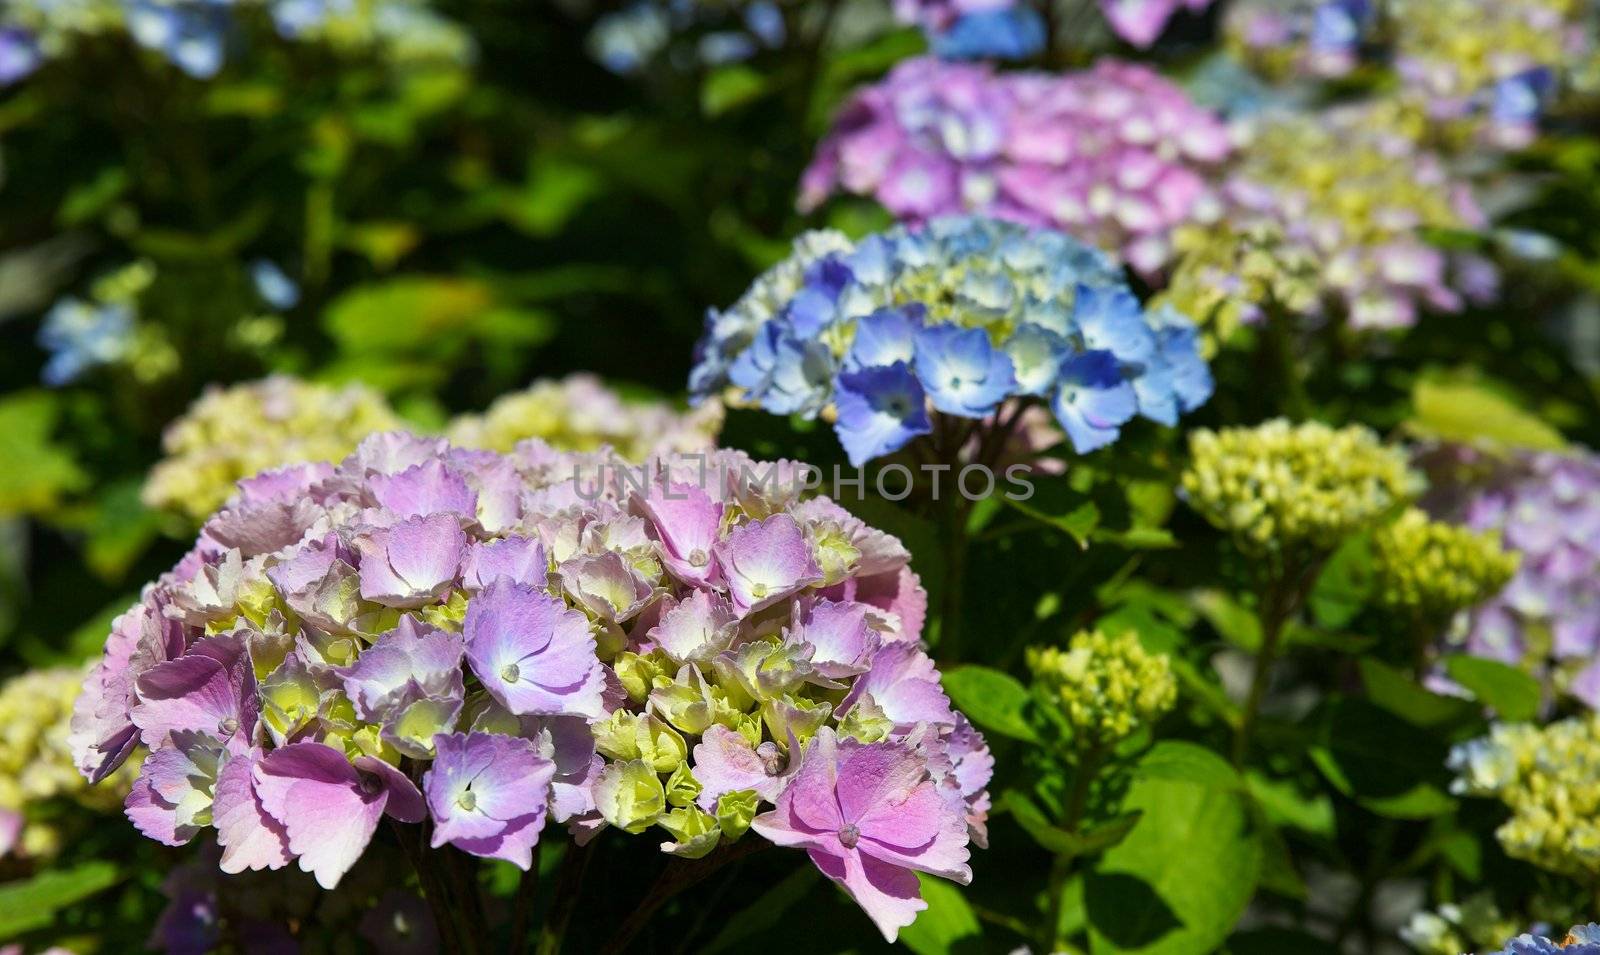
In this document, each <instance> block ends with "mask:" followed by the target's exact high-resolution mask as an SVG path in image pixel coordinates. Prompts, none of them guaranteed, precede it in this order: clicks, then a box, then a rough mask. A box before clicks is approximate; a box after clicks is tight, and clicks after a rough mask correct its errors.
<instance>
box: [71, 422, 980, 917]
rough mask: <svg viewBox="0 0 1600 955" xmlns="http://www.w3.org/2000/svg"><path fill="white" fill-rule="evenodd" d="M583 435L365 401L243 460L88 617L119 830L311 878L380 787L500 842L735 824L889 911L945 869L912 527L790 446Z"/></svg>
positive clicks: (948, 805) (328, 870)
mask: <svg viewBox="0 0 1600 955" xmlns="http://www.w3.org/2000/svg"><path fill="white" fill-rule="evenodd" d="M614 462H615V459H613V458H611V457H610V456H609V454H605V453H602V454H599V455H596V456H582V455H573V454H563V453H559V452H555V451H553V450H551V449H550V448H549V447H548V446H546V445H544V444H542V443H539V442H525V443H523V444H520V445H518V446H517V448H516V449H515V450H514V451H513V452H512V453H511V454H509V455H500V454H496V453H494V452H489V451H474V450H466V449H456V448H452V447H450V446H449V444H448V443H446V442H445V441H443V440H442V439H429V438H419V437H415V436H411V435H408V434H405V433H398V432H391V433H383V434H378V435H374V436H372V437H369V438H368V439H366V440H365V441H363V442H362V443H361V445H360V447H358V448H357V449H356V451H355V452H353V453H352V454H351V455H350V456H349V457H348V458H346V459H345V460H344V461H343V462H342V463H341V464H339V465H338V466H332V465H327V464H310V465H299V466H294V467H290V468H285V469H282V470H278V471H269V472H266V473H264V474H261V475H259V476H256V477H254V478H251V479H249V480H247V481H244V482H241V484H240V486H239V492H238V494H237V495H236V496H235V497H233V498H232V499H230V501H229V502H228V503H227V504H226V505H225V506H224V507H223V508H222V509H221V510H220V511H218V512H217V514H216V515H215V516H213V517H212V518H211V520H209V521H208V522H207V523H206V525H205V528H204V530H203V531H202V532H201V535H200V539H199V541H198V542H197V544H196V545H195V547H194V549H193V550H192V551H191V552H190V553H189V554H188V555H187V556H186V557H185V558H184V559H183V560H182V561H180V562H179V564H178V565H177V566H176V567H175V568H174V569H173V570H172V571H170V572H169V573H167V574H165V575H163V576H162V577H161V578H160V579H159V580H158V581H156V582H155V583H154V584H152V585H151V586H150V587H149V588H147V589H146V592H145V594H144V596H143V598H142V599H141V601H140V603H139V604H138V605H137V606H135V607H134V608H133V609H131V610H130V611H128V612H127V613H126V614H124V615H123V616H122V617H120V618H118V619H117V621H116V622H115V624H114V625H113V628H112V633H111V637H110V639H109V641H108V642H107V644H106V649H105V654H104V656H103V658H102V660H101V662H100V663H99V664H98V665H97V666H96V667H95V668H94V670H93V671H92V673H91V674H90V676H89V678H88V679H87V680H86V682H85V683H84V690H83V694H82V696H81V697H80V698H79V700H78V703H77V707H76V710H75V714H74V718H73V736H72V745H73V752H74V755H75V757H76V759H77V764H78V768H79V769H80V770H81V771H82V772H83V773H84V775H85V776H86V777H88V778H89V779H90V780H91V781H98V780H100V779H103V778H105V777H106V776H107V775H109V774H111V773H113V772H115V771H116V770H117V768H118V767H119V766H120V765H121V764H122V763H123V762H124V761H125V760H126V759H127V757H128V755H129V754H130V752H132V750H133V749H134V748H135V747H136V746H138V745H141V744H142V745H144V746H146V747H148V748H149V750H150V755H149V756H148V757H147V758H146V760H145V763H144V767H143V769H142V770H141V772H140V775H139V779H138V781H137V782H136V783H135V785H134V787H133V790H132V792H131V794H130V795H129V797H128V800H127V807H126V808H127V814H128V817H129V819H130V820H131V821H132V822H133V823H134V825H135V826H136V827H137V828H138V829H139V830H140V831H141V832H143V833H144V834H145V835H147V836H149V837H150V838H152V839H155V840H157V841H159V842H163V843H166V844H170V845H181V844H184V843H187V842H189V841H191V840H192V839H194V838H195V837H196V836H197V835H198V834H199V833H200V832H201V831H203V830H206V829H214V830H215V838H216V841H217V843H218V844H219V845H220V846H221V847H222V855H221V857H220V861H219V864H220V866H221V868H222V870H223V871H224V872H241V871H245V870H256V869H276V868H280V867H283V866H286V865H288V864H289V863H291V862H295V863H296V864H297V865H298V866H299V868H300V869H302V870H304V871H306V872H309V873H311V874H313V875H314V876H315V877H316V879H317V881H318V882H319V883H320V884H321V885H322V886H323V887H324V888H329V889H331V888H333V887H334V886H336V885H338V884H339V883H340V881H341V879H342V878H343V877H344V876H345V873H346V872H348V871H349V870H350V869H351V867H352V866H354V865H355V864H356V862H357V861H358V860H359V859H360V858H361V856H362V854H363V852H364V851H365V850H366V848H367V846H368V844H369V842H371V841H372V839H373V837H374V834H375V833H376V831H377V829H378V826H379V823H380V822H381V821H382V820H383V819H384V818H385V817H387V818H390V819H392V820H395V821H396V822H398V823H402V824H407V825H412V824H419V823H426V826H425V828H419V829H416V830H415V831H416V832H417V833H418V835H417V837H416V838H420V837H421V834H422V833H429V834H430V835H429V837H428V838H429V845H430V846H431V848H433V849H439V848H440V847H441V846H445V845H447V844H448V845H451V846H454V847H455V848H456V849H459V850H461V851H462V852H465V853H468V854H470V855H473V856H481V857H487V858H496V859H504V860H506V861H509V862H511V863H513V864H515V865H516V866H518V867H519V868H522V869H527V868H529V867H530V866H531V865H532V852H533V848H534V846H535V845H536V844H537V843H538V842H539V839H540V836H541V834H542V833H543V831H544V830H545V827H546V826H547V824H551V823H557V824H565V825H566V826H567V827H568V829H569V831H570V832H571V833H572V834H573V837H574V838H575V839H576V840H577V841H578V842H579V843H583V842H587V841H588V840H590V839H592V838H594V837H595V836H596V835H597V834H598V833H600V832H601V831H602V830H605V829H608V828H610V829H618V830H621V831H622V832H625V833H628V834H643V833H646V832H650V833H654V834H655V838H656V840H657V842H658V844H659V846H660V848H661V851H663V852H667V853H671V854H674V855H679V856H684V857H687V858H699V857H703V856H706V855H707V854H708V853H712V852H714V851H719V848H718V847H719V846H720V845H722V844H724V843H731V842H734V841H736V840H738V839H740V838H741V837H745V835H746V831H747V830H749V829H752V828H753V829H754V830H755V836H754V837H753V838H762V839H766V840H768V841H771V842H773V843H776V844H778V845H781V846H792V847H798V848H804V849H806V850H807V851H808V853H809V854H810V856H811V858H812V860H813V861H814V862H815V863H816V864H817V866H818V867H819V868H820V869H821V870H822V872H823V873H824V874H825V875H827V876H828V877H829V878H831V879H833V880H834V881H836V882H839V883H840V884H841V885H843V886H844V888H845V890H846V891H847V892H849V893H850V895H851V896H852V897H853V898H854V899H855V900H856V901H857V902H858V903H859V904H860V905H861V906H862V908H863V909H864V910H866V912H867V913H868V915H870V916H871V917H872V919H873V920H874V921H875V922H876V923H877V924H878V926H879V928H880V929H881V930H882V931H883V933H884V935H885V936H886V937H887V938H890V939H892V938H893V937H894V936H895V934H896V932H897V930H898V929H899V928H901V927H903V926H905V925H907V924H909V923H910V922H911V921H912V920H913V919H914V918H915V916H916V913H917V911H919V910H920V909H921V908H923V907H924V903H922V902H921V901H920V898H919V896H920V890H919V888H918V883H917V881H916V879H915V877H914V873H915V872H917V871H922V872H928V873H931V874H934V875H939V876H943V877H945V878H949V879H953V880H955V881H958V882H966V881H968V880H969V879H970V878H971V872H970V869H969V868H968V866H967V858H968V845H969V843H970V842H974V841H975V842H977V843H978V844H982V842H983V832H984V819H985V816H986V814H987V810H988V796H987V794H986V792H985V785H986V783H987V780H988V774H989V765H990V760H989V757H988V752H987V748H986V746H985V744H984V741H983V737H982V736H981V735H980V734H978V733H977V732H976V731H975V730H974V729H973V728H972V726H971V725H970V724H968V723H967V722H966V721H965V720H964V719H963V718H962V716H961V715H960V714H959V713H958V712H956V711H955V710H954V709H953V708H952V707H951V705H950V701H949V699H948V697H947V696H946V695H945V693H944V692H943V691H942V689H941V687H940V675H939V672H938V670H936V669H935V668H934V665H933V663H932V661H931V660H930V659H929V658H928V657H927V656H926V655H925V654H924V653H923V651H922V649H921V647H920V644H919V637H920V634H921V630H922V624H923V617H924V612H925V609H926V595H925V593H924V592H923V590H922V587H921V585H920V583H919V582H918V579H917V576H916V574H915V573H914V572H912V570H911V569H910V567H909V565H908V561H909V554H908V553H907V552H906V550H905V549H904V547H903V546H902V545H901V544H900V543H899V542H898V541H897V540H896V539H894V538H893V537H890V536H889V535H887V534H884V533H882V532H880V531H876V530H874V529H872V528H871V527H869V526H867V525H865V524H863V523H862V522H861V521H860V520H858V519H856V518H854V517H852V516H851V515H850V514H849V513H848V512H846V511H844V510H843V509H842V508H840V507H838V506H837V505H835V504H833V503H832V502H831V501H829V500H828V499H826V498H820V497H817V498H807V499H801V497H800V490H801V484H800V483H799V482H798V481H797V480H796V478H795V469H794V466H793V465H789V464H786V463H783V462H780V463H778V464H765V465H764V464H758V463H756V462H752V461H751V460H750V459H748V458H746V457H744V456H743V455H740V454H737V453H734V452H718V453H717V454H715V455H713V456H710V457H709V458H708V457H706V456H703V455H702V456H696V457H692V458H690V457H667V458H661V459H657V460H656V461H655V466H654V468H652V469H651V470H650V471H649V473H648V475H646V476H645V477H644V478H643V479H642V480H641V479H640V477H639V474H638V473H635V472H631V471H623V470H611V469H608V468H607V464H608V463H613V464H614ZM629 480H633V481H634V483H632V484H630V483H628V481H629ZM824 806H826V807H828V808H826V810H824V809H823V808H821V807H824ZM405 838H407V839H410V838H413V837H411V836H407V837H405ZM722 851H726V850H722ZM434 901H435V902H436V903H437V902H438V900H437V899H435V900H434ZM435 914H436V917H438V918H439V920H440V922H441V924H445V923H447V922H448V920H449V919H450V918H451V916H450V914H449V911H448V908H447V907H446V908H445V909H444V910H443V911H439V910H438V909H437V908H436V913H435Z"/></svg>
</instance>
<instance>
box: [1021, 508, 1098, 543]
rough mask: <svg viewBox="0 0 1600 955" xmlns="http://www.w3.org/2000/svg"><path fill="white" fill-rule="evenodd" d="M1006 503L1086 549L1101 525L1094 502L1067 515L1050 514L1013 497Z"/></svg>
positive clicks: (1074, 509)
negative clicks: (1065, 535) (1060, 532)
mask: <svg viewBox="0 0 1600 955" xmlns="http://www.w3.org/2000/svg"><path fill="white" fill-rule="evenodd" d="M1005 502H1006V503H1007V504H1010V505H1011V506H1012V507H1014V508H1016V509H1017V510H1019V511H1021V512H1022V513H1024V514H1026V515H1028V516H1029V517H1031V518H1033V519H1034V520H1036V521H1039V522H1040V523H1043V524H1048V525H1050V526H1051V527H1054V528H1055V529H1056V530H1058V531H1062V532H1064V533H1066V534H1067V535H1068V536H1070V537H1071V538H1072V539H1073V540H1075V541H1077V542H1078V546H1079V547H1082V548H1084V549H1088V547H1089V540H1090V537H1091V535H1093V534H1094V531H1095V528H1096V527H1097V526H1099V524H1100V509H1099V508H1098V507H1095V504H1094V502H1093V501H1085V502H1083V503H1082V504H1079V505H1078V506H1077V507H1075V508H1073V509H1072V510H1070V511H1067V512H1066V513H1065V514H1049V513H1046V512H1045V511H1043V510H1040V509H1039V508H1037V507H1034V506H1033V505H1031V504H1029V503H1027V502H1025V501H1019V500H1017V499H1015V498H1011V497H1007V498H1005Z"/></svg>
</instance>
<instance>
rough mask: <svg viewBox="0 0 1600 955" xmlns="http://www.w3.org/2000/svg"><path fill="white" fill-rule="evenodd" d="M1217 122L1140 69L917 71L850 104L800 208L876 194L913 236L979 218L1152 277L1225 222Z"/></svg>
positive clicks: (807, 179)
mask: <svg viewBox="0 0 1600 955" xmlns="http://www.w3.org/2000/svg"><path fill="white" fill-rule="evenodd" d="M1230 151H1231V142H1230V135H1229V133H1228V131H1227V129H1226V127H1225V126H1224V125H1223V123H1222V121H1221V119H1220V118H1218V117H1217V116H1216V115H1214V114H1212V113H1210V112H1209V111H1207V110H1205V109H1203V108H1201V107H1200V106H1198V105H1196V104H1195V103H1194V102H1192V101H1191V100H1190V99H1189V98H1188V96H1187V95H1186V94H1185V93H1184V92H1183V91H1182V90H1181V89H1179V88H1178V87H1177V86H1175V85H1173V84H1171V83H1170V82H1168V81H1167V80H1166V79H1164V78H1162V77H1161V76H1160V75H1159V74H1157V73H1155V72H1153V71H1151V70H1149V69H1147V68H1145V67H1142V66H1139V65H1136V64H1130V63H1119V62H1117V61H1114V60H1101V61H1100V62H1099V63H1098V64H1097V65H1096V66H1095V67H1094V68H1093V69H1091V70H1088V71H1085V72H1080V73H1069V74H1065V75H1054V74H1046V73H1031V72H1008V73H998V72H996V71H995V70H994V69H993V68H992V67H990V66H987V65H979V64H962V63H948V62H943V61H940V60H936V59H915V60H908V61H906V62H904V63H902V64H900V65H899V66H898V67H896V68H895V70H894V71H893V72H891V73H890V74H889V76H888V78H887V79H885V80H884V81H883V82H882V83H880V84H879V85H876V86H870V87H867V88H865V89H863V90H861V91H859V92H857V93H856V94H855V96H854V97H853V98H852V99H851V100H850V101H849V102H848V103H847V104H846V105H845V107H844V109H843V111H842V112H841V113H840V116H839V119H838V122H837V125H836V127H835V129H834V132H833V133H831V134H830V135H829V136H828V137H827V138H826V139H824V140H823V142H822V143H821V145H820V146H819V147H818V151H817V155H816V158H815V159H814V160H813V162H812V165H811V166H810V168H808V169H807V170H806V173H805V175H804V177H803V179H802V182H801V195H800V205H801V207H802V209H806V210H809V209H812V208H815V207H816V206H818V205H820V204H821V203H822V202H823V201H824V200H825V199H826V198H827V197H828V196H829V195H831V194H833V193H835V192H844V193H851V194H857V195H869V196H872V197H874V198H876V199H877V200H878V201H879V202H881V203H882V204H883V205H884V207H885V208H887V209H888V210H889V211H890V212H891V213H893V214H894V215H895V216H896V217H897V218H899V219H901V220H902V221H906V222H909V223H918V222H924V221H927V220H929V219H934V218H938V217H941V216H949V215H954V214H958V213H963V212H966V213H974V214H981V215H987V216H993V217H997V218H1002V219H1007V220H1011V221H1015V222H1019V223H1022V224H1024V225H1032V226H1050V227H1053V228H1058V229H1063V230H1066V231H1070V232H1072V233H1073V234H1075V235H1077V236H1080V237H1083V238H1087V239H1090V240H1092V241H1093V242H1095V243H1096V244H1097V245H1099V246H1101V247H1102V248H1105V249H1107V250H1109V251H1113V252H1115V253H1117V254H1118V255H1119V256H1121V257H1122V258H1123V260H1124V261H1126V262H1128V263H1129V264H1131V265H1132V266H1134V267H1135V268H1137V269H1138V270H1139V271H1141V272H1142V273H1144V274H1146V275H1153V274H1155V273H1156V272H1158V271H1159V270H1160V269H1161V268H1162V266H1163V265H1164V264H1165V263H1166V262H1167V261H1168V260H1169V259H1170V258H1171V256H1172V252H1173V249H1172V241H1171V236H1172V232H1173V230H1175V229H1177V228H1179V227H1181V226H1184V225H1190V224H1196V223H1204V222H1209V221H1211V220H1212V219H1214V218H1215V216H1216V215H1217V213H1218V211H1219V207H1218V201H1217V197H1218V192H1217V189H1216V180H1217V172H1218V169H1219V166H1220V164H1221V163H1222V161H1223V160H1224V159H1226V158H1227V156H1228V155H1229V153H1230Z"/></svg>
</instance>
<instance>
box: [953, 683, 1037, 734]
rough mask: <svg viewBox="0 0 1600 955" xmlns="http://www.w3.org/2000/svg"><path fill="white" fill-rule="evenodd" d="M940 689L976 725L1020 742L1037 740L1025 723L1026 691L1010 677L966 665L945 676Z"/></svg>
mask: <svg viewBox="0 0 1600 955" xmlns="http://www.w3.org/2000/svg"><path fill="white" fill-rule="evenodd" d="M944 689H945V692H946V693H949V694H950V699H951V701H952V702H954V703H955V705H956V709H958V710H960V711H961V712H963V713H965V714H966V715H967V718H968V719H970V720H972V722H974V723H976V724H977V725H978V726H980V727H982V728H984V729H986V730H991V731H993V732H996V733H999V734H1000V735H1002V736H1009V737H1011V738H1012V739H1020V740H1023V741H1024V742H1029V743H1037V742H1038V741H1039V736H1038V734H1037V733H1035V732H1034V731H1033V727H1032V726H1031V725H1029V723H1028V718H1027V707H1028V700H1029V698H1030V697H1029V694H1028V688H1027V687H1025V686H1023V685H1022V683H1021V682H1019V681H1018V680H1017V679H1016V678H1015V677H1013V676H1011V675H1010V674H1008V673H1002V672H1001V671H999V670H991V669H990V668H988V667H983V666H976V665H973V664H968V665H967V666H961V667H956V668H955V669H953V670H949V671H947V672H946V673H945V675H944Z"/></svg>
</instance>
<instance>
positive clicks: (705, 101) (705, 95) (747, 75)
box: [700, 63, 769, 119]
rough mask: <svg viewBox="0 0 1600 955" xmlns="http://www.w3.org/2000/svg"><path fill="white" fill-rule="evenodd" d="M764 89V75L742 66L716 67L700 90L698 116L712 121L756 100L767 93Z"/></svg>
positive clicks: (766, 85)
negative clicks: (700, 115) (702, 114)
mask: <svg viewBox="0 0 1600 955" xmlns="http://www.w3.org/2000/svg"><path fill="white" fill-rule="evenodd" d="M768 85H769V81H768V79H767V75H766V74H765V73H761V72H759V71H758V70H754V69H751V68H750V67H748V66H745V65H743V64H742V63H734V64H731V65H729V66H723V67H719V68H717V69H715V70H713V71H712V72H711V74H710V75H709V76H707V77H706V79H705V83H704V84H702V85H701V87H700V112H702V113H704V114H705V115H706V116H708V117H710V118H713V119H715V118H716V117H718V116H721V115H722V114H724V113H726V112H728V111H730V110H733V109H737V108H739V107H740V106H744V105H746V104H748V103H751V102H753V101H755V100H757V99H759V98H760V97H761V96H762V95H764V94H765V93H766V92H767V88H768Z"/></svg>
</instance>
